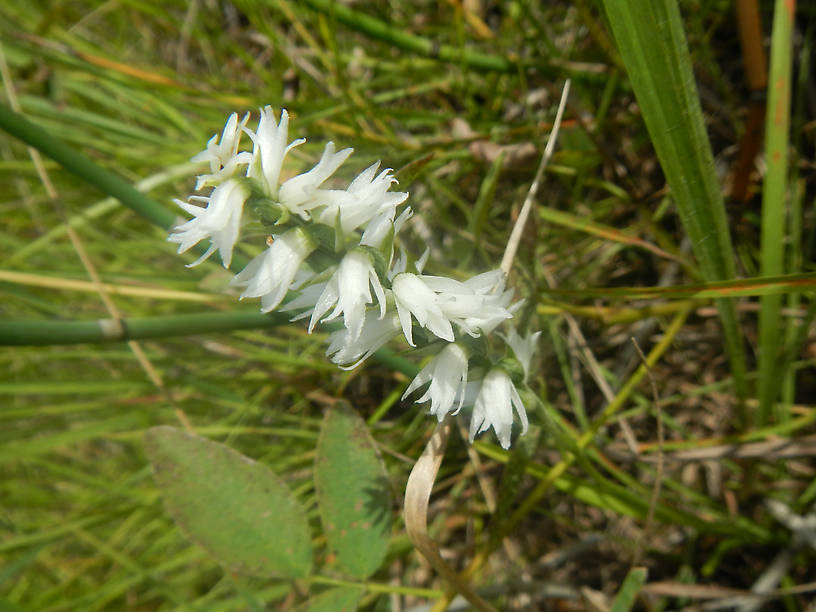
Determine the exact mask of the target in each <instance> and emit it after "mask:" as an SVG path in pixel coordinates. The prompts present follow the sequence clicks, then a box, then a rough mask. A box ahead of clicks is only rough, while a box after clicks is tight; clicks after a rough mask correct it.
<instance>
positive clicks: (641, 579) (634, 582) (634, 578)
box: [609, 567, 649, 612]
mask: <svg viewBox="0 0 816 612" xmlns="http://www.w3.org/2000/svg"><path fill="white" fill-rule="evenodd" d="M648 575H649V572H648V570H647V569H646V568H645V567H633V568H632V569H631V570H629V573H628V574H626V578H625V579H624V581H623V584H622V585H621V588H620V591H618V594H617V595H616V596H615V601H613V602H612V607H611V608H610V609H609V610H610V612H627V611H628V610H631V609H632V606H634V605H635V598H636V597H637V594H638V593H639V592H640V589H642V588H643V585H644V584H645V583H646V577H647V576H648Z"/></svg>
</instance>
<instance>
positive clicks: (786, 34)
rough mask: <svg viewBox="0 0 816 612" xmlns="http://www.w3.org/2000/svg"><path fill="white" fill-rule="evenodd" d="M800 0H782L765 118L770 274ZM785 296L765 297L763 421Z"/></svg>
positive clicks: (776, 252) (779, 249)
mask: <svg viewBox="0 0 816 612" xmlns="http://www.w3.org/2000/svg"><path fill="white" fill-rule="evenodd" d="M795 6H796V5H795V3H793V2H787V1H785V0H777V2H776V5H775V8H774V22H773V35H772V38H771V73H770V78H769V79H768V111H767V113H766V115H767V117H766V122H765V163H766V164H767V165H768V172H767V174H766V175H765V183H764V185H763V189H762V234H761V237H760V240H761V245H760V270H761V272H762V274H763V275H767V276H771V275H776V274H782V273H783V272H784V255H785V249H784V237H785V215H786V209H787V207H786V190H787V182H788V181H787V179H788V132H789V128H790V90H791V64H792V52H793V42H792V41H793V14H794V10H795ZM781 308H782V298H781V296H779V295H766V296H763V298H762V299H761V300H760V310H759V385H758V386H759V389H758V390H759V416H758V417H757V421H758V424H759V425H762V424H764V423H766V422H767V420H768V417H769V416H770V410H771V406H772V404H773V401H774V399H775V398H776V395H777V394H778V392H779V381H780V380H781V378H780V376H779V374H780V372H779V371H778V370H777V362H778V359H779V350H780V339H782V338H783V336H782V335H781V334H780V324H779V315H780V310H781Z"/></svg>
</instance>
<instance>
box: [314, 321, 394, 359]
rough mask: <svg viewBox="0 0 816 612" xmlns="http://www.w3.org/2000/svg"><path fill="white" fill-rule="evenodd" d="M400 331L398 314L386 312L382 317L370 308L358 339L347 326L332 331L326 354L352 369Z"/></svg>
mask: <svg viewBox="0 0 816 612" xmlns="http://www.w3.org/2000/svg"><path fill="white" fill-rule="evenodd" d="M399 331H400V323H399V318H398V317H397V315H395V314H386V316H384V317H383V318H382V319H381V318H379V317H378V316H377V313H376V312H375V311H373V310H370V311H368V313H366V317H365V321H364V322H363V330H362V332H361V333H360V336H359V337H358V338H357V339H356V340H353V339H352V338H351V331H350V330H348V329H346V328H343V329H341V330H339V331H336V332H332V333H331V335H330V336H329V348H328V349H327V350H326V355H329V356H331V360H332V361H333V362H334V363H336V364H338V365H340V366H343V367H344V369H346V370H351V369H353V368H356V367H357V366H358V365H360V364H361V363H362V362H363V361H365V360H366V359H367V358H368V357H370V356H371V354H372V353H374V351H376V350H377V349H378V348H380V347H381V346H383V345H384V344H385V343H386V342H388V341H389V340H391V339H392V338H394V337H395V336H396V335H398V334H399ZM348 364H352V365H348Z"/></svg>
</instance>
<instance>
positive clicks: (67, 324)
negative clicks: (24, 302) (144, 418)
mask: <svg viewBox="0 0 816 612" xmlns="http://www.w3.org/2000/svg"><path fill="white" fill-rule="evenodd" d="M289 321H290V315H289V314H286V313H277V312H275V313H269V314H262V313H260V312H258V311H251V312H247V311H243V312H241V311H238V312H201V313H192V314H181V315H166V316H158V317H132V318H126V319H119V320H117V319H95V320H89V321H45V320H42V319H32V320H28V321H3V320H0V346H52V345H56V344H85V343H107V342H125V341H127V340H152V339H164V338H170V337H173V336H192V335H195V334H215V333H225V332H231V331H236V330H240V329H258V328H272V327H278V326H280V325H288V324H289ZM329 327H330V328H331V326H329ZM373 358H374V359H375V360H376V361H377V363H379V364H380V365H383V366H385V367H387V368H390V369H392V370H395V371H398V372H401V373H402V374H404V375H405V376H408V377H414V376H416V375H417V372H419V368H418V367H417V365H416V364H415V363H414V362H412V361H409V360H408V359H405V358H404V357H401V356H400V355H398V354H396V353H395V352H394V351H392V350H390V349H387V348H381V349H379V350H378V351H377V352H376V353H374V357H373Z"/></svg>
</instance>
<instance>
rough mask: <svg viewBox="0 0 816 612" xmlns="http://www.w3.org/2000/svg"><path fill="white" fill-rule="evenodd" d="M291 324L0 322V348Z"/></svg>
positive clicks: (272, 320)
mask: <svg viewBox="0 0 816 612" xmlns="http://www.w3.org/2000/svg"><path fill="white" fill-rule="evenodd" d="M288 322H289V317H288V316H287V315H285V314H278V313H275V314H261V313H260V312H257V311H253V312H246V311H244V312H240V311H239V312H217V313H213V312H205V313H194V314H182V315H167V316H160V317H132V318H127V319H120V320H116V319H97V320H90V321H43V320H40V319H32V320H29V321H0V346H50V345H54V344H82V343H86V342H92V343H96V342H123V341H126V340H148V339H152V338H169V337H171V336H189V335H192V334H203V333H218V332H229V331H234V330H237V329H254V328H258V327H277V326H279V325H284V324H287V323H288Z"/></svg>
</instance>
